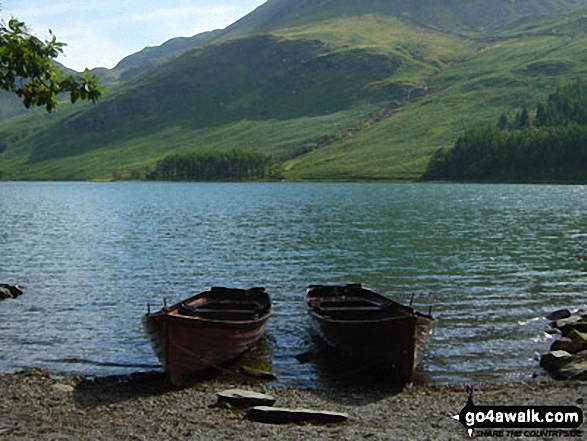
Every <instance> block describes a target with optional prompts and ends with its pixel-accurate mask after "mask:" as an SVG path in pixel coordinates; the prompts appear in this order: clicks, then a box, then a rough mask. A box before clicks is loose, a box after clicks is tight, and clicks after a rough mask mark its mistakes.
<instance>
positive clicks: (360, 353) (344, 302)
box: [305, 284, 434, 384]
mask: <svg viewBox="0 0 587 441" xmlns="http://www.w3.org/2000/svg"><path fill="white" fill-rule="evenodd" d="M305 301H306V305H307V309H308V313H309V315H310V321H311V324H312V327H313V328H314V329H315V331H316V333H317V334H318V335H319V337H320V338H321V339H322V340H324V341H325V342H326V343H327V344H328V345H329V346H330V347H332V348H333V349H334V350H335V351H336V352H338V353H339V354H341V355H343V356H345V357H348V358H350V359H354V360H357V361H360V362H362V363H364V365H365V366H369V367H378V368H381V367H383V368H384V370H385V372H389V373H391V375H393V378H392V379H393V380H394V381H395V382H397V383H401V384H405V383H410V382H411V381H412V379H413V375H414V371H415V369H416V367H417V366H418V365H419V364H420V362H421V361H422V358H423V356H424V352H425V349H426V346H427V345H428V342H429V341H430V339H431V335H432V332H433V325H434V319H433V318H432V316H431V315H430V314H423V313H421V312H417V311H415V310H414V309H413V308H412V307H410V306H405V305H403V304H400V303H398V302H395V301H393V300H391V299H389V298H387V297H385V296H383V295H381V294H378V293H376V292H374V291H371V290H369V289H367V288H363V287H362V286H361V285H360V284H349V285H346V286H326V285H311V286H310V287H309V288H308V289H307V291H306V295H305Z"/></svg>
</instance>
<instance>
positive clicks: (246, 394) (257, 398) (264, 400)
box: [216, 389, 276, 408]
mask: <svg viewBox="0 0 587 441" xmlns="http://www.w3.org/2000/svg"><path fill="white" fill-rule="evenodd" d="M216 395H217V397H218V403H217V404H218V405H221V404H223V403H228V404H229V405H230V406H233V407H239V408H247V407H254V406H273V405H274V404H275V401H276V399H275V398H274V397H272V396H271V395H266V394H261V393H258V392H252V391H248V390H243V389H228V390H225V391H222V392H218V393H217V394H216Z"/></svg>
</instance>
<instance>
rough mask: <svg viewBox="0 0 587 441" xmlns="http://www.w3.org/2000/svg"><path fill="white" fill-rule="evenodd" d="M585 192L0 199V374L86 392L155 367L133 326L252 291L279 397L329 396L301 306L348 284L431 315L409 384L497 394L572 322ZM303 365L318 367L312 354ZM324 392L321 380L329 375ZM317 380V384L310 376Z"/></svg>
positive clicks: (161, 190) (349, 190)
mask: <svg viewBox="0 0 587 441" xmlns="http://www.w3.org/2000/svg"><path fill="white" fill-rule="evenodd" d="M586 196H587V187H583V186H500V185H423V184H414V185H411V184H403V185H396V184H165V183H115V184H93V183H49V184H48V183H3V184H0V250H1V251H2V259H0V282H4V283H20V284H21V285H23V286H24V287H25V295H24V296H22V297H20V298H19V299H17V300H15V301H5V302H2V303H0V372H6V371H13V370H16V369H19V368H21V367H24V366H31V365H34V366H42V367H46V368H48V369H52V370H56V371H68V372H79V373H87V374H97V375H110V374H124V373H129V372H135V371H137V370H149V369H151V367H152V366H154V365H156V363H157V361H156V358H155V356H154V355H153V354H152V352H151V349H150V347H149V346H148V343H147V340H146V338H145V337H144V335H143V331H142V328H141V322H140V318H141V316H142V315H143V314H144V313H145V312H146V310H147V304H148V303H150V304H152V305H157V307H158V306H159V305H162V303H163V300H164V299H167V300H168V302H170V303H172V302H175V301H177V300H179V299H181V298H184V297H187V296H188V295H191V294H193V293H195V292H198V291H203V290H206V289H208V288H209V287H211V286H214V285H224V286H234V287H250V286H265V287H266V288H267V291H268V292H269V293H270V294H271V295H272V298H273V301H274V308H273V310H274V314H273V317H272V318H271V320H270V322H269V326H268V335H269V337H268V338H270V339H271V342H272V343H271V351H270V352H271V356H270V357H265V358H268V359H269V360H270V363H271V366H272V368H273V369H274V371H275V372H276V373H277V375H278V377H279V379H280V381H281V382H282V383H283V384H294V383H295V384H305V385H312V384H316V383H320V382H321V381H325V379H326V380H328V381H330V380H329V378H330V377H328V375H329V374H325V373H324V369H323V364H322V362H321V361H320V360H318V361H316V360H311V361H310V362H306V363H301V362H299V361H298V360H297V359H296V355H298V354H300V353H304V352H308V351H314V350H315V342H314V337H313V335H312V333H311V332H310V330H309V326H308V322H307V318H306V314H305V310H304V304H303V293H304V290H305V288H306V286H307V285H309V284H313V283H336V284H344V283H348V282H362V283H363V284H365V285H367V286H369V287H370V288H373V289H375V290H378V291H380V292H382V293H385V294H388V295H390V296H391V297H393V298H394V299H396V300H398V301H401V302H408V301H409V299H410V298H411V296H412V295H415V303H416V305H417V306H418V307H421V308H422V309H425V310H427V308H428V306H430V305H432V307H433V315H435V316H436V317H437V319H438V320H437V327H436V332H435V335H434V338H433V340H432V343H431V346H430V347H429V351H428V353H427V355H426V358H425V360H424V365H423V368H422V372H421V374H420V378H421V379H422V381H425V382H432V383H450V382H463V381H501V380H504V379H516V378H525V377H527V376H529V375H531V374H532V372H534V371H535V370H537V369H538V368H537V362H536V361H535V360H534V353H535V352H543V351H544V350H545V349H546V348H547V347H548V346H549V344H550V342H549V338H548V335H546V334H544V329H545V327H546V322H545V320H544V319H542V318H541V317H542V316H543V315H544V314H546V313H548V312H550V311H552V310H554V309H558V308H562V307H569V308H587V305H585V296H584V293H585V292H586V291H587V289H586V288H587V279H586V277H585V275H586V271H587V264H586V263H585V262H584V261H581V260H579V259H575V257H576V256H577V255H581V254H584V253H585V252H586V251H587V227H586V226H587V197H586ZM319 352H320V353H321V351H319ZM335 375H336V374H335ZM325 376H326V377H325Z"/></svg>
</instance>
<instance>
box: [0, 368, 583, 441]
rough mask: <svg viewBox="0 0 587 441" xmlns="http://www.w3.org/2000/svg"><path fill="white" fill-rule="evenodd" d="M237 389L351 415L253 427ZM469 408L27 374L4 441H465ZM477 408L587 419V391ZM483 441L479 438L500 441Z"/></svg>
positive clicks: (365, 394) (456, 391) (254, 383)
mask: <svg viewBox="0 0 587 441" xmlns="http://www.w3.org/2000/svg"><path fill="white" fill-rule="evenodd" d="M235 387H237V388H240V389H245V390H250V391H254V392H259V393H266V394H270V395H272V396H273V397H275V398H276V400H277V403H276V405H277V406H280V407H287V408H306V409H314V410H328V411H333V412H343V413H346V414H347V415H348V417H349V418H348V420H347V421H346V422H344V423H338V424H316V423H311V422H305V423H289V424H267V423H259V422H254V421H250V420H248V419H247V418H246V411H245V410H243V409H236V408H226V407H225V406H218V405H217V401H218V399H217V394H218V393H219V392H221V391H223V390H226V389H230V388H235ZM467 398H468V394H467V391H466V388H465V385H454V386H438V387H430V386H427V387H423V386H410V387H407V388H405V389H404V390H403V391H400V392H398V391H390V390H386V389H384V388H381V389H377V388H368V389H365V388H356V389H352V388H342V389H341V388H322V389H313V390H309V389H308V390H306V389H299V388H298V389H293V388H280V387H275V386H271V385H270V384H269V383H266V382H263V381H260V380H257V379H248V378H246V377H241V376H226V375H222V376H221V377H218V378H213V379H208V380H206V381H199V382H194V383H192V384H190V385H188V386H187V387H185V388H182V389H176V388H173V387H171V386H169V385H167V384H166V382H165V379H164V377H163V375H162V374H161V373H145V374H136V375H130V376H126V377H104V378H89V377H81V376H73V375H58V374H55V373H49V372H47V371H44V370H41V369H27V370H24V371H21V372H17V373H13V374H6V375H2V376H0V440H6V441H8V440H82V441H83V440H88V441H89V440H145V441H146V440H200V439H201V440H259V439H268V440H273V439H275V440H282V441H283V440H314V439H315V440H318V439H320V440H322V439H337V440H355V439H356V440H465V439H470V438H469V435H468V434H467V432H466V430H465V428H464V427H463V426H462V425H461V424H460V423H459V422H458V421H456V420H454V419H453V418H452V416H453V415H455V414H458V413H459V412H460V410H461V409H462V408H463V407H464V406H465V404H466V403H467ZM474 400H475V404H479V405H563V406H571V405H572V406H578V407H579V408H581V409H584V403H585V400H587V382H576V381H575V382H556V381H553V380H549V379H546V378H536V379H534V380H531V381H529V382H527V383H515V384H511V383H507V384H492V385H476V386H474ZM479 435H482V434H481V433H477V434H475V435H474V436H473V437H474V438H475V439H496V438H495V436H489V437H487V436H479ZM526 435H537V433H535V432H534V433H526ZM583 435H584V434H583ZM507 438H508V439H534V440H536V439H548V440H551V439H557V438H556V437H552V436H547V437H539V436H538V437H537V436H532V437H528V436H523V435H522V436H521V437H513V436H509V437H507ZM561 439H562V438H561ZM564 439H585V438H583V437H581V436H579V437H577V436H575V437H569V436H566V437H564Z"/></svg>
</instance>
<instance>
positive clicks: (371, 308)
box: [320, 306, 383, 312]
mask: <svg viewBox="0 0 587 441" xmlns="http://www.w3.org/2000/svg"><path fill="white" fill-rule="evenodd" d="M320 309H322V311H324V312H347V311H357V312H377V311H381V310H382V309H383V308H382V307H381V306H323V307H321V308H320Z"/></svg>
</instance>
